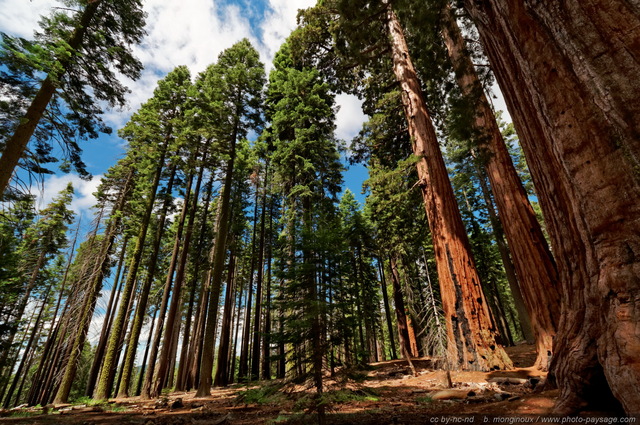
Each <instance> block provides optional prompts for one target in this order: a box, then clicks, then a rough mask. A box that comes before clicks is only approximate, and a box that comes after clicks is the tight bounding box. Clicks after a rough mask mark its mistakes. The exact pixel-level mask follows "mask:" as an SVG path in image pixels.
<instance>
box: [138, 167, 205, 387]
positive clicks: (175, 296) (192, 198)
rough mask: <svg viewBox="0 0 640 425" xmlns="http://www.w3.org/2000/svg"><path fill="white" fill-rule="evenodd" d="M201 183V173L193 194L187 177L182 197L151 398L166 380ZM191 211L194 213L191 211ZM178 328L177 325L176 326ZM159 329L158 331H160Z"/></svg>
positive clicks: (190, 178) (191, 182)
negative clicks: (169, 294) (174, 268)
mask: <svg viewBox="0 0 640 425" xmlns="http://www.w3.org/2000/svg"><path fill="white" fill-rule="evenodd" d="M201 182H202V172H200V173H199V174H198V180H197V183H196V190H195V191H194V192H192V191H191V186H192V184H193V175H190V176H189V182H188V183H187V189H186V192H185V193H186V195H185V197H184V204H183V206H182V213H181V214H180V223H179V227H180V230H179V231H178V232H177V234H176V239H175V246H174V252H175V254H176V259H177V260H178V265H177V271H176V276H175V284H174V285H173V291H172V293H171V304H170V305H169V311H168V313H167V318H166V324H165V325H164V329H163V331H164V336H163V338H162V341H163V342H162V350H161V351H160V357H159V358H158V362H157V364H156V371H155V374H154V381H153V385H152V386H151V390H150V395H151V397H159V396H160V394H161V392H162V388H164V384H165V381H166V379H167V371H168V366H169V365H168V363H169V358H170V357H169V354H170V353H171V351H172V348H173V347H172V343H171V341H172V340H173V333H174V328H175V326H176V321H177V318H178V310H179V306H180V303H181V296H182V283H183V281H184V273H185V267H186V263H187V258H188V255H189V244H190V241H191V235H192V233H193V216H194V215H195V212H194V213H193V214H192V213H191V211H192V208H191V205H192V204H193V205H194V207H195V205H196V204H197V202H198V195H199V194H198V191H199V190H200V184H201ZM193 211H195V210H194V209H193ZM187 215H189V220H188V223H187V228H186V231H185V237H184V240H182V229H183V227H184V222H185V220H186V219H187ZM178 252H180V257H179V258H178V255H177V254H178ZM172 279H173V270H171V271H170V273H169V274H168V275H167V287H170V286H171V280H172ZM178 326H179V324H178ZM160 329H161V328H160V327H159V328H158V331H160Z"/></svg>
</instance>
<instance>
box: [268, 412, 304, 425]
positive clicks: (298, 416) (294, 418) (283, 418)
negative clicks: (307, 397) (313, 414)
mask: <svg viewBox="0 0 640 425" xmlns="http://www.w3.org/2000/svg"><path fill="white" fill-rule="evenodd" d="M308 419H309V418H308V417H307V416H306V415H305V414H304V413H294V414H292V415H279V416H278V417H277V418H275V419H271V420H270V421H267V424H268V425H277V424H286V423H305V422H308Z"/></svg>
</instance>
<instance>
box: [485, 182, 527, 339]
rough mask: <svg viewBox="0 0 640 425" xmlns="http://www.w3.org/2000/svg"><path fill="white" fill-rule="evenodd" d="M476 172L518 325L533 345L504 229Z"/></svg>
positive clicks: (486, 187)
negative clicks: (516, 313) (516, 314)
mask: <svg viewBox="0 0 640 425" xmlns="http://www.w3.org/2000/svg"><path fill="white" fill-rule="evenodd" d="M478 171H479V174H480V175H479V177H480V188H481V189H482V194H483V196H484V199H485V202H486V204H487V209H488V211H489V220H490V221H491V227H492V228H493V234H494V236H495V238H496V244H497V245H498V251H499V252H500V258H501V259H502V264H503V266H504V271H505V274H506V276H507V282H508V283H509V289H510V290H511V295H512V296H513V303H514V304H515V307H516V311H517V312H518V323H519V324H520V329H521V330H522V334H523V336H524V339H525V340H526V341H527V342H528V343H529V344H533V343H534V342H535V335H534V334H533V328H532V326H531V317H530V316H529V312H528V311H527V307H526V305H525V303H524V298H523V297H522V291H521V290H520V284H519V283H518V278H517V277H516V270H515V266H514V265H513V262H512V261H511V255H510V250H509V247H508V245H507V243H506V241H505V240H504V229H503V228H502V223H500V220H499V218H498V215H497V214H496V211H495V208H494V205H493V199H492V197H491V190H490V189H489V187H488V185H487V181H486V177H485V175H484V173H482V172H481V171H480V170H478Z"/></svg>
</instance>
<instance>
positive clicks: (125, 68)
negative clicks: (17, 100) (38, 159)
mask: <svg viewBox="0 0 640 425" xmlns="http://www.w3.org/2000/svg"><path fill="white" fill-rule="evenodd" d="M69 3H70V6H71V7H78V8H80V10H79V11H78V12H75V13H71V12H69V11H70V10H72V9H64V10H62V9H61V10H59V11H57V12H56V13H54V14H53V15H52V16H51V17H47V18H43V20H42V25H41V26H42V33H39V34H37V39H36V42H28V41H26V40H23V39H16V38H12V37H9V36H7V35H6V34H3V49H2V51H1V53H0V54H1V57H2V58H3V60H2V62H3V63H4V64H7V65H8V66H7V70H6V71H3V75H2V76H1V78H2V80H3V82H8V83H9V84H14V85H15V84H17V85H21V86H23V85H25V84H29V81H28V80H30V79H35V80H36V81H34V82H33V83H32V84H34V85H39V88H38V90H37V92H36V90H35V89H26V88H22V89H20V91H21V93H20V95H22V96H24V95H25V94H26V95H27V96H28V97H29V98H30V99H31V100H30V101H27V103H29V106H28V107H27V108H26V111H25V112H24V115H23V116H21V117H20V118H19V119H18V120H17V121H16V124H15V127H14V128H13V129H12V130H13V134H12V136H11V137H8V138H7V139H6V141H5V142H4V143H3V152H2V156H1V157H0V193H4V191H5V189H6V188H7V186H8V184H9V180H10V179H11V175H12V173H13V171H14V169H15V167H16V165H17V164H18V162H19V161H20V159H21V158H22V157H23V156H24V152H25V150H26V148H27V145H28V143H29V140H30V139H31V137H32V135H33V134H34V132H35V131H36V129H37V127H38V125H39V124H40V122H41V120H42V118H43V116H44V114H45V113H46V112H47V110H48V109H47V108H50V105H53V106H54V107H58V104H61V105H64V108H62V107H60V109H61V110H64V109H66V110H68V111H69V113H67V114H66V117H65V120H64V122H65V124H64V125H63V126H62V128H55V127H56V124H54V123H55V122H58V121H60V120H55V119H50V120H47V121H48V122H46V123H45V125H47V126H53V127H54V128H55V129H56V130H58V131H59V132H60V133H61V135H62V136H63V137H64V138H65V139H66V140H67V149H68V151H69V155H70V162H71V163H72V164H73V165H74V166H76V168H77V169H78V171H79V172H80V173H81V174H84V175H87V172H86V170H85V167H84V164H82V161H81V159H80V148H79V147H78V145H77V143H76V142H75V141H74V140H73V135H74V133H75V132H76V131H77V132H78V133H79V134H80V137H91V138H96V137H98V135H97V130H100V131H108V130H107V128H106V127H105V126H104V124H103V123H102V121H101V120H100V118H99V114H100V113H101V111H100V108H99V106H98V105H97V101H106V102H108V103H110V104H111V105H124V104H125V103H126V100H125V94H126V92H127V89H126V88H125V87H124V86H123V85H122V83H120V81H119V80H118V78H117V76H116V72H114V71H117V72H119V73H121V74H122V75H125V76H127V77H129V78H132V79H136V78H137V77H138V76H139V75H140V71H141V69H142V64H141V63H140V62H139V61H138V60H137V59H136V58H134V57H133V55H132V52H131V46H132V45H134V44H137V43H138V42H140V40H141V39H142V37H143V35H144V29H143V27H144V12H143V11H142V7H141V3H140V2H139V1H138V0H113V1H109V0H97V1H90V2H86V3H85V2H84V1H82V0H77V1H72V2H69ZM42 71H44V73H46V77H45V78H44V80H42V81H39V78H38V77H39V75H41V72H42ZM89 91H91V92H92V93H93V97H91V96H90V95H88V94H87V92H89ZM54 96H55V97H56V98H55V99H54ZM52 99H54V100H53V102H52ZM54 113H59V110H57V111H54ZM63 115H64V114H63ZM44 134H46V133H42V134H38V140H37V142H36V145H37V146H38V149H42V148H44V150H45V151H49V150H50V149H51V148H50V141H49V140H47V139H46V138H45V136H44Z"/></svg>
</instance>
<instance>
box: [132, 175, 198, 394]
mask: <svg viewBox="0 0 640 425" xmlns="http://www.w3.org/2000/svg"><path fill="white" fill-rule="evenodd" d="M187 181H188V183H187V189H186V191H185V193H186V195H185V200H184V205H183V206H182V212H181V213H180V219H179V222H178V230H177V232H176V235H175V238H174V243H173V251H172V254H171V262H170V264H169V270H168V272H167V278H166V280H165V285H164V291H163V293H162V303H161V305H160V316H159V317H158V324H157V329H158V331H157V332H156V334H155V335H154V338H153V345H152V346H151V354H150V356H149V368H148V370H147V375H146V376H145V380H144V386H143V387H142V397H143V398H144V399H149V398H151V397H155V396H157V395H158V394H159V393H160V390H157V385H158V382H160V386H162V382H163V380H164V376H163V380H161V381H158V379H157V376H158V373H157V369H159V368H165V370H166V367H167V366H166V365H161V363H160V362H158V364H156V357H157V356H158V351H159V350H160V340H161V339H162V333H163V331H164V321H165V315H166V314H167V308H168V307H169V295H170V293H171V286H172V283H173V274H174V272H175V270H176V265H177V263H178V256H179V254H180V247H181V242H182V232H183V230H184V222H185V220H186V217H187V212H188V209H189V198H190V197H191V185H192V183H193V175H189V177H187ZM173 296H174V297H175V293H174V295H173ZM172 304H173V302H172ZM173 314H174V317H175V311H174V313H173ZM168 335H169V337H167V333H166V332H165V335H164V342H165V344H166V343H168V342H169V341H170V336H171V334H170V333H169V334H168ZM163 350H164V348H163ZM165 361H166V359H165Z"/></svg>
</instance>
